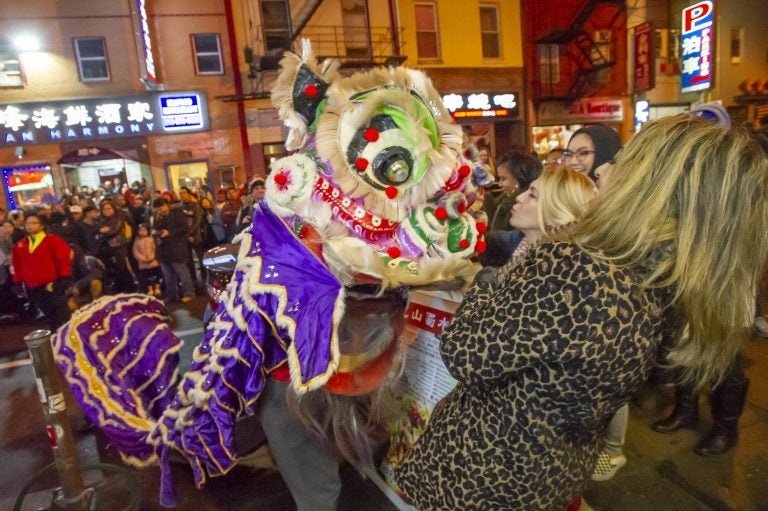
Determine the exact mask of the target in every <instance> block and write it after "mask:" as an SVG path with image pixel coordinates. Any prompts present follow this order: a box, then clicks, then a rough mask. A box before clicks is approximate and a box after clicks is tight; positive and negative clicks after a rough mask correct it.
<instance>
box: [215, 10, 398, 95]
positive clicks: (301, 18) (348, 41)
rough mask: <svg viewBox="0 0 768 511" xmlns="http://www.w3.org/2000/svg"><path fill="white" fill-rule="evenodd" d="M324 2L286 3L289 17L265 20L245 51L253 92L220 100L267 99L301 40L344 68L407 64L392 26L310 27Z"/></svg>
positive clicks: (321, 55)
mask: <svg viewBox="0 0 768 511" xmlns="http://www.w3.org/2000/svg"><path fill="white" fill-rule="evenodd" d="M254 1H257V2H258V1H260V0H254ZM322 2H323V0H285V5H287V8H288V13H287V14H288V16H287V19H285V18H283V19H281V20H280V22H279V23H274V22H270V20H269V19H266V17H265V16H263V19H262V25H260V26H258V27H256V28H255V33H256V39H255V40H254V41H253V42H252V43H251V44H249V45H247V46H246V48H245V49H244V52H245V61H246V62H247V63H248V65H249V73H248V78H249V79H250V85H251V87H250V88H251V91H250V92H246V93H244V94H241V95H231V96H220V97H218V98H217V99H222V100H223V101H225V102H228V101H244V100H250V99H263V98H268V97H269V94H270V92H269V88H270V85H271V82H272V81H273V80H274V78H275V77H276V75H277V73H276V72H277V70H278V68H279V62H280V59H281V58H282V56H283V53H284V52H286V51H291V50H293V49H294V48H296V47H297V46H298V40H299V38H302V37H305V38H308V39H310V40H311V41H312V48H313V50H314V52H315V55H317V57H318V59H319V60H322V59H325V58H333V59H336V60H338V61H339V62H340V63H341V68H366V67H372V66H378V65H388V66H389V65H399V64H402V63H403V62H404V61H405V56H403V55H401V53H400V42H399V41H400V37H399V36H400V35H401V34H398V33H396V32H395V31H394V30H393V28H392V27H390V26H381V27H373V26H366V27H349V26H341V25H339V26H321V25H310V24H309V22H310V21H311V19H312V17H313V15H314V14H315V12H316V11H317V9H318V7H320V4H322ZM278 3H280V2H278ZM249 22H250V20H249ZM254 48H261V49H262V50H263V54H261V55H259V54H256V52H255V50H254Z"/></svg>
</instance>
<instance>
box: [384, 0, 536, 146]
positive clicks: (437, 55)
mask: <svg viewBox="0 0 768 511" xmlns="http://www.w3.org/2000/svg"><path fill="white" fill-rule="evenodd" d="M397 9H398V19H399V21H400V25H401V27H402V51H403V55H404V56H406V57H407V58H406V61H405V63H406V65H408V66H411V67H416V68H419V69H422V70H424V71H425V72H426V73H427V74H428V75H429V77H430V78H431V79H432V81H433V83H434V84H435V87H436V88H437V90H438V91H439V92H440V93H441V94H442V95H443V100H444V103H445V104H446V107H447V108H448V109H449V111H451V112H452V114H453V115H454V118H455V119H456V121H457V122H458V123H459V124H461V125H462V126H463V127H464V130H465V132H466V133H467V134H468V136H469V138H470V140H471V141H473V142H474V143H476V144H477V145H481V146H482V145H487V146H489V147H490V149H491V152H492V154H495V155H500V154H501V153H503V152H504V151H506V150H507V149H510V148H517V149H525V148H527V147H528V130H527V128H526V124H527V122H526V117H525V114H526V110H525V108H524V105H525V103H526V87H525V80H524V72H523V52H522V35H521V27H522V23H521V12H520V2H519V1H517V0H505V1H482V0H481V1H477V0H473V1H459V0H436V1H421V0H401V1H399V2H398V3H397Z"/></svg>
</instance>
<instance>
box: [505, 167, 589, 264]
mask: <svg viewBox="0 0 768 511" xmlns="http://www.w3.org/2000/svg"><path fill="white" fill-rule="evenodd" d="M594 196H595V184H594V183H593V182H592V180H591V179H589V178H588V177H586V176H585V175H584V174H580V173H578V172H574V171H571V170H568V169H566V168H565V167H562V166H558V167H554V168H552V169H550V170H546V171H544V172H543V173H542V174H541V176H540V177H539V178H538V179H536V180H535V181H534V182H533V183H531V185H530V186H529V187H528V189H527V190H526V191H525V192H523V193H521V194H520V195H518V196H517V201H516V203H515V205H514V206H512V214H511V216H510V220H509V223H510V225H511V226H512V227H514V228H515V229H517V230H519V231H520V232H522V233H523V236H524V237H523V239H522V240H521V241H520V243H519V244H518V246H517V248H516V249H515V250H514V252H513V259H514V258H515V257H516V256H520V255H522V254H524V253H525V252H526V251H527V250H528V249H529V248H530V247H531V245H534V244H535V243H537V242H538V241H539V240H541V239H542V238H544V237H548V236H550V235H551V234H553V232H555V231H556V230H558V229H559V228H561V227H563V226H565V225H568V224H570V223H571V222H573V221H574V220H576V219H577V218H579V217H580V216H581V215H582V214H584V212H585V211H586V209H587V204H588V203H589V201H590V200H591V199H592V198H593V197H594Z"/></svg>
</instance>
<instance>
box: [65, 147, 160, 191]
mask: <svg viewBox="0 0 768 511" xmlns="http://www.w3.org/2000/svg"><path fill="white" fill-rule="evenodd" d="M129 152H130V153H133V152H131V151H128V152H125V153H123V152H120V151H115V150H112V149H106V148H102V147H85V148H79V149H77V150H75V151H72V152H70V153H67V154H66V155H64V156H63V157H62V158H61V159H60V160H59V161H58V164H59V165H61V168H62V169H64V171H65V176H66V180H67V185H68V186H69V189H70V190H73V189H75V188H82V187H84V186H87V187H88V188H91V189H96V188H99V187H104V186H105V185H106V183H107V182H109V183H111V184H112V186H113V188H112V189H113V190H120V188H121V187H122V185H125V184H127V185H129V186H130V185H131V184H132V183H135V182H139V183H141V182H142V181H146V182H151V174H150V170H149V166H148V165H142V164H141V163H139V162H138V161H136V158H135V156H133V155H132V154H128V153H129Z"/></svg>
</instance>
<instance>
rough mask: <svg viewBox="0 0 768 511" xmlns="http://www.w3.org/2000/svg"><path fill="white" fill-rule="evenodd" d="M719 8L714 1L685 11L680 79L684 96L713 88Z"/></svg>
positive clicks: (702, 3) (687, 8)
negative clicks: (717, 13) (713, 62)
mask: <svg viewBox="0 0 768 511" xmlns="http://www.w3.org/2000/svg"><path fill="white" fill-rule="evenodd" d="M714 11H715V5H714V2H712V1H711V0H705V1H703V2H698V3H695V4H693V5H691V6H689V7H686V8H684V9H683V30H682V37H681V39H680V44H681V46H682V51H681V62H682V69H681V71H680V77H681V79H682V80H681V81H682V88H681V91H682V92H693V91H697V90H704V89H709V88H710V87H711V85H712V49H713V47H712V43H713V40H714V37H715V27H714V24H713V22H714Z"/></svg>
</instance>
